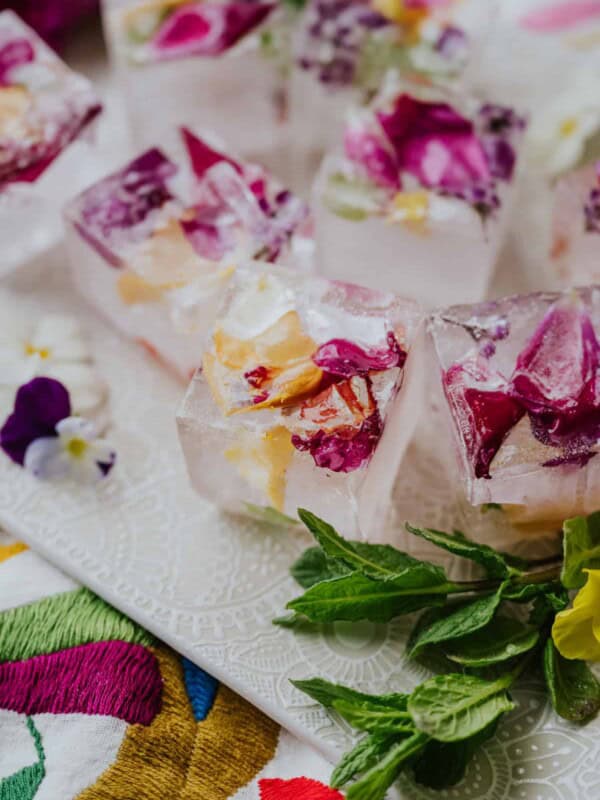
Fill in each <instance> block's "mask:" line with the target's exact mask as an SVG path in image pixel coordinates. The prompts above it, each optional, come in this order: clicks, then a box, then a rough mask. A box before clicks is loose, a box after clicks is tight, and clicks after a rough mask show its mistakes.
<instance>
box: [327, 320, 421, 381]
mask: <svg viewBox="0 0 600 800" xmlns="http://www.w3.org/2000/svg"><path fill="white" fill-rule="evenodd" d="M313 361H314V362H315V364H316V365H317V366H318V367H320V368H321V369H322V370H323V371H324V372H328V373H329V374H331V375H335V376H339V377H342V378H351V377H353V376H354V375H368V374H369V372H382V371H383V370H386V369H391V368H392V367H400V368H401V367H403V366H404V362H405V361H406V351H405V350H403V349H402V348H401V347H400V344H399V343H398V340H397V339H396V337H395V335H394V334H393V333H392V332H391V331H390V333H389V334H388V337H387V346H386V347H371V348H363V347H360V345H358V344H355V343H354V342H349V341H348V340H347V339H332V340H331V341H329V342H326V343H325V344H322V345H321V346H320V347H319V349H318V350H317V352H316V353H315V354H314V356H313Z"/></svg>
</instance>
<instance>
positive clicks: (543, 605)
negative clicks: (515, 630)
mask: <svg viewBox="0 0 600 800" xmlns="http://www.w3.org/2000/svg"><path fill="white" fill-rule="evenodd" d="M568 605H569V593H568V592H567V590H566V589H564V588H563V587H562V586H560V584H559V585H558V587H557V588H556V589H555V590H551V589H548V591H546V592H544V593H542V594H539V595H538V596H537V597H534V599H533V606H532V608H531V611H530V613H529V622H530V623H531V624H532V625H536V626H537V627H538V628H541V627H542V625H543V624H544V623H545V622H546V621H547V620H548V618H549V617H554V616H555V615H556V614H558V612H559V611H564V610H565V608H566V607H567V606H568Z"/></svg>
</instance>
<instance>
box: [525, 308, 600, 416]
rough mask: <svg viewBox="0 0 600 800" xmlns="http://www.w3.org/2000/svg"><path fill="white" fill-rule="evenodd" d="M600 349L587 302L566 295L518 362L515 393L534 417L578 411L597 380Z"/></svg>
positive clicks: (549, 312) (539, 329)
mask: <svg viewBox="0 0 600 800" xmlns="http://www.w3.org/2000/svg"><path fill="white" fill-rule="evenodd" d="M599 356H600V346H599V345H598V340H597V339H596V334H595V332H594V327H593V325H592V321H591V319H590V317H589V314H588V312H587V310H586V308H585V307H584V305H583V303H582V302H581V301H580V300H579V298H577V297H572V296H568V297H565V298H564V299H562V300H560V301H559V302H558V303H556V304H555V305H553V306H552V307H551V308H550V309H549V310H548V311H547V312H546V315H545V316H544V318H543V319H542V321H541V322H540V324H539V325H538V327H537V329H536V330H535V331H534V333H533V335H532V337H531V338H530V339H529V341H528V342H527V344H526V345H525V347H524V349H523V350H522V351H521V353H520V354H519V356H518V358H517V364H516V367H515V371H514V373H513V375H512V379H511V383H512V391H513V395H514V396H515V397H516V398H518V399H519V401H520V402H521V403H522V405H524V406H525V408H527V410H528V411H530V412H533V413H539V412H544V411H547V412H553V413H558V414H563V413H566V412H569V413H570V412H574V411H576V410H577V407H578V405H579V403H580V398H582V395H583V393H584V390H585V389H586V387H588V386H590V385H592V384H593V383H594V382H595V376H596V371H597V369H598V365H599Z"/></svg>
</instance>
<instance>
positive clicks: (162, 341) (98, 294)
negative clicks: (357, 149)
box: [65, 129, 312, 381]
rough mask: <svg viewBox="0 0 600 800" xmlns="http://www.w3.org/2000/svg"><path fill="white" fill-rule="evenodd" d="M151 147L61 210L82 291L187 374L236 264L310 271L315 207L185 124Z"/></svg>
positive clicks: (118, 324)
mask: <svg viewBox="0 0 600 800" xmlns="http://www.w3.org/2000/svg"><path fill="white" fill-rule="evenodd" d="M180 140H181V142H180V146H179V147H178V148H176V149H173V150H172V151H169V155H167V154H166V153H165V152H163V151H161V150H158V149H156V148H154V149H152V150H148V151H146V152H145V153H143V154H142V155H141V156H139V157H138V158H137V159H135V160H134V161H132V162H131V163H130V164H128V165H126V166H125V167H123V168H122V169H121V170H119V171H118V172H116V173H114V174H112V175H109V176H108V177H106V178H104V179H103V180H101V181H99V182H98V183H96V184H94V185H93V186H91V187H90V188H88V189H86V190H85V191H84V192H83V193H82V194H81V195H79V196H78V197H76V198H75V199H74V200H73V201H72V202H71V203H69V205H68V206H67V208H66V210H65V218H66V222H67V243H68V248H69V252H70V257H71V264H72V272H73V276H74V279H75V282H76V284H77V286H78V288H79V290H80V291H81V293H82V294H83V295H84V296H85V297H86V298H87V299H88V300H89V302H90V303H91V304H92V305H94V306H95V307H96V308H97V309H98V310H99V311H101V312H102V313H103V314H105V315H106V316H107V317H108V318H109V319H110V321H111V322H112V323H113V324H114V325H115V326H116V327H118V328H120V329H121V330H122V331H123V332H124V333H126V334H127V335H128V336H130V337H132V338H134V339H136V340H138V341H140V342H141V343H142V344H144V345H145V346H146V348H147V349H148V350H149V351H150V353H152V354H153V355H157V356H158V357H159V358H160V359H161V360H162V361H164V362H166V364H168V365H169V366H171V367H172V368H173V369H174V370H175V371H176V372H178V373H179V374H180V375H181V376H182V377H183V378H184V379H185V380H186V381H187V380H188V379H189V378H190V376H191V375H192V374H193V372H194V371H195V369H196V368H197V367H198V365H199V363H200V354H201V349H202V342H203V338H204V335H205V334H206V332H207V331H208V329H209V328H210V326H211V324H212V321H213V319H214V316H215V313H216V307H217V303H218V299H219V296H220V294H221V293H222V291H223V290H224V287H225V285H226V283H227V281H228V280H229V278H230V277H231V274H232V272H233V271H234V269H235V267H236V265H237V264H238V263H240V261H244V262H245V261H248V260H250V259H253V258H261V259H263V260H267V261H273V262H275V261H276V262H278V263H280V262H281V263H285V264H288V265H289V266H294V267H297V268H299V269H301V270H310V269H312V238H311V237H312V221H311V219H310V216H309V213H308V208H307V207H306V205H305V204H304V203H303V202H302V201H301V200H299V199H298V198H297V197H295V196H294V195H292V194H291V193H290V192H288V191H287V190H285V189H284V188H283V187H282V186H281V185H280V184H279V182H278V181H276V180H275V179H274V178H273V177H272V176H271V175H270V174H269V173H267V172H266V171H265V170H264V169H263V168H262V167H259V166H257V165H255V164H248V163H246V162H244V163H242V162H238V161H235V160H234V159H232V158H231V157H229V156H228V155H225V154H224V153H222V152H220V151H218V150H216V149H214V148H213V147H212V146H211V145H209V144H208V142H207V141H205V140H203V139H200V138H198V137H197V136H195V135H194V134H193V133H192V132H191V131H189V130H188V129H183V130H182V131H181V137H180Z"/></svg>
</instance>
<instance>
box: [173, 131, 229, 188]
mask: <svg viewBox="0 0 600 800" xmlns="http://www.w3.org/2000/svg"><path fill="white" fill-rule="evenodd" d="M181 136H182V138H183V143H184V145H185V149H186V150H187V154H188V156H189V159H190V163H191V165H192V169H193V170H194V174H195V175H196V177H197V178H203V177H204V176H205V174H206V172H207V170H209V169H210V168H211V167H214V165H215V164H220V163H221V162H222V161H225V163H227V164H229V165H230V166H231V167H233V168H234V169H235V171H236V172H239V173H240V174H242V168H241V166H240V165H239V164H238V163H237V161H234V160H233V159H232V158H229V156H226V155H224V153H220V152H219V151H218V150H215V149H214V148H213V147H211V146H210V145H209V144H207V143H206V142H205V141H204V139H200V137H199V136H196V135H195V134H193V133H192V132H191V131H190V129H189V128H185V127H183V128H181Z"/></svg>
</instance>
